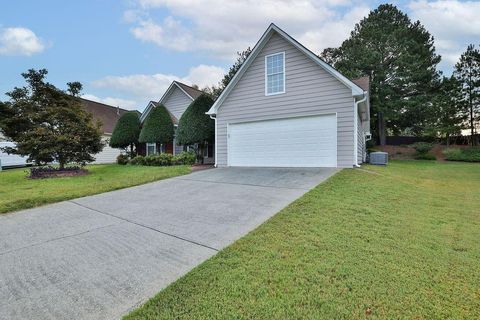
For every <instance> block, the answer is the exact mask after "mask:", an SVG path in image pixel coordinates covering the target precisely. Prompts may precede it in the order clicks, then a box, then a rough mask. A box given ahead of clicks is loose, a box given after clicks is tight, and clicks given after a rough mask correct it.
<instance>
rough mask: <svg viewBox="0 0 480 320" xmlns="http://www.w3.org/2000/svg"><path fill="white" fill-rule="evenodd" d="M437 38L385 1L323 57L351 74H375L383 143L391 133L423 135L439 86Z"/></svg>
mask: <svg viewBox="0 0 480 320" xmlns="http://www.w3.org/2000/svg"><path fill="white" fill-rule="evenodd" d="M433 40H434V39H433V37H432V36H431V35H430V33H428V31H427V30H425V28H424V27H423V26H422V25H421V24H420V22H419V21H416V22H411V21H410V19H409V18H408V16H407V15H406V14H404V13H403V12H401V11H400V10H398V9H397V8H396V7H395V6H393V5H391V4H382V5H380V6H379V7H378V8H377V9H375V10H373V11H371V12H370V14H369V15H368V16H367V17H366V18H364V19H362V20H361V21H360V22H359V23H357V24H356V25H355V29H354V30H353V31H352V32H351V34H350V38H349V39H347V40H345V41H344V42H343V43H342V45H341V46H340V47H339V48H327V49H325V50H324V51H323V53H322V54H321V57H322V58H324V59H325V60H327V62H329V63H332V64H333V65H334V67H335V68H337V69H338V70H339V71H340V72H342V73H343V74H345V75H346V76H348V77H351V78H356V77H360V76H369V77H370V81H371V92H370V97H371V105H372V118H373V120H374V121H373V123H372V127H373V130H374V134H375V136H376V138H377V140H379V142H380V144H382V145H383V144H385V143H386V132H387V131H389V132H391V133H394V134H398V133H400V132H402V131H403V130H407V129H408V130H411V131H413V132H414V133H415V134H421V133H422V131H423V126H424V123H425V120H426V119H428V117H429V116H430V115H429V114H427V113H426V110H429V108H426V105H428V104H429V103H430V100H431V98H432V96H433V95H434V93H435V90H436V89H437V88H438V85H439V76H440V74H439V72H438V71H437V70H436V65H437V64H438V63H439V62H440V56H438V55H437V54H436V53H435V47H434V44H433Z"/></svg>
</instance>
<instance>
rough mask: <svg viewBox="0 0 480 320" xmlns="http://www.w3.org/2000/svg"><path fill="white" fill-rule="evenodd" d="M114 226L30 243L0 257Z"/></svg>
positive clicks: (1, 254)
mask: <svg viewBox="0 0 480 320" xmlns="http://www.w3.org/2000/svg"><path fill="white" fill-rule="evenodd" d="M114 225H116V223H112V224H109V225H106V226H101V227H97V228H93V229H89V230H86V231H83V232H79V233H75V234H69V235H66V236H61V237H57V238H53V239H48V240H45V241H43V242H37V243H32V244H29V245H28V246H23V247H19V248H15V249H11V250H7V251H3V252H0V256H3V255H6V254H9V253H12V252H16V251H20V250H23V249H27V248H32V247H36V246H40V245H42V244H45V243H49V242H53V241H57V240H62V239H67V238H72V237H76V236H81V235H82V234H85V233H89V232H92V231H96V230H100V229H104V228H108V227H112V226H114Z"/></svg>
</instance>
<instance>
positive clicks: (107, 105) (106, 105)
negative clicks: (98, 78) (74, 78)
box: [79, 97, 138, 112]
mask: <svg viewBox="0 0 480 320" xmlns="http://www.w3.org/2000/svg"><path fill="white" fill-rule="evenodd" d="M79 98H80V99H82V100H86V101H90V102H93V103H98V104H101V105H104V106H105V107H109V108H114V109H120V110H123V111H127V112H128V111H138V110H136V109H135V110H128V109H124V108H120V107H115V106H111V105H109V104H106V103H103V102H98V101H95V100H91V99H86V98H82V97H79Z"/></svg>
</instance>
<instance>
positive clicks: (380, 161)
mask: <svg viewBox="0 0 480 320" xmlns="http://www.w3.org/2000/svg"><path fill="white" fill-rule="evenodd" d="M387 163H388V153H386V152H380V151H376V152H370V164H376V165H383V166H386V165H387Z"/></svg>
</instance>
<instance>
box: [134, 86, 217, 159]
mask: <svg viewBox="0 0 480 320" xmlns="http://www.w3.org/2000/svg"><path fill="white" fill-rule="evenodd" d="M202 94H203V91H201V90H198V89H196V88H194V87H191V86H188V85H186V84H184V83H181V82H178V81H173V82H172V83H171V84H170V86H169V87H168V89H167V91H165V93H164V94H163V96H162V97H161V98H160V100H159V101H158V102H155V101H150V102H149V103H148V105H147V107H146V108H145V111H144V112H143V114H142V115H141V117H140V121H141V122H142V123H143V122H144V121H145V119H147V117H148V115H149V113H150V111H152V110H153V109H154V108H155V107H157V106H158V105H160V104H162V105H164V106H165V108H166V109H167V111H168V112H169V113H170V116H171V117H172V121H173V125H174V126H175V129H176V128H177V127H178V121H179V120H180V118H181V117H182V114H183V113H184V112H185V110H186V109H187V108H188V106H189V105H190V104H191V103H192V102H193V101H194V100H195V99H196V98H198V97H199V96H200V95H202ZM187 149H188V147H186V146H181V145H177V143H176V141H175V139H174V140H173V141H172V142H171V143H167V144H166V145H162V144H156V143H146V144H145V145H143V146H140V148H139V153H140V154H143V155H151V154H157V153H165V152H166V153H172V154H174V155H175V154H178V153H180V152H182V151H184V150H187ZM213 151H214V145H213V144H210V145H208V146H207V148H205V153H204V161H205V163H209V162H211V163H213V161H214V152H213Z"/></svg>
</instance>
